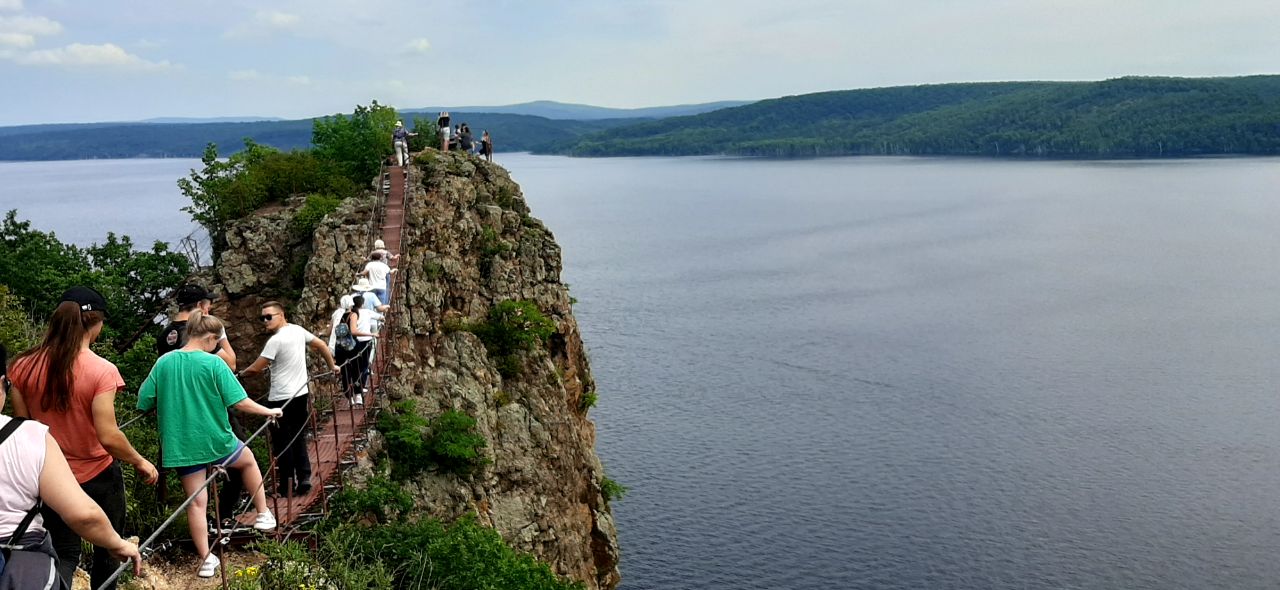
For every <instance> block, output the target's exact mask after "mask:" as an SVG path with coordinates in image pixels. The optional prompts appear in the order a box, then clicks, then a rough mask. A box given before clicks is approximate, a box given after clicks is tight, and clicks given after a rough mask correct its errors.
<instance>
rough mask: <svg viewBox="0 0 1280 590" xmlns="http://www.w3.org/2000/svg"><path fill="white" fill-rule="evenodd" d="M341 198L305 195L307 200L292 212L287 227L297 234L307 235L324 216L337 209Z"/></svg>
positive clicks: (312, 231)
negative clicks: (295, 211) (291, 217)
mask: <svg viewBox="0 0 1280 590" xmlns="http://www.w3.org/2000/svg"><path fill="white" fill-rule="evenodd" d="M341 202H342V201H341V200H340V199H338V198H337V197H335V196H332V195H320V194H315V195H307V202H306V204H304V205H303V206H302V208H301V209H298V212H297V213H294V214H293V220H292V221H290V223H289V229H290V230H291V231H293V233H294V234H295V235H298V236H309V235H311V234H312V233H314V232H315V231H316V228H317V227H319V226H320V222H321V221H324V217H325V216H326V215H328V214H330V213H333V212H334V211H336V210H337V209H338V205H339V204H341Z"/></svg>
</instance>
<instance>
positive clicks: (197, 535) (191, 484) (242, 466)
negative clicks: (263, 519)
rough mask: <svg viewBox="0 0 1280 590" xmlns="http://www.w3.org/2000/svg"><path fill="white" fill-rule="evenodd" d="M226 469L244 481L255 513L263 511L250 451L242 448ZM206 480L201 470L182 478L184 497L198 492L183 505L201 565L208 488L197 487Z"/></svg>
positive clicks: (263, 499)
mask: <svg viewBox="0 0 1280 590" xmlns="http://www.w3.org/2000/svg"><path fill="white" fill-rule="evenodd" d="M227 468H228V469H235V470H238V471H239V472H240V477H241V478H243V479H244V487H245V488H246V489H249V490H251V491H252V492H253V507H254V508H255V509H256V510H257V511H258V513H259V514H261V513H263V512H267V510H268V509H267V493H266V491H265V490H263V489H262V471H261V470H260V469H258V461H257V459H255V458H254V456H253V450H252V449H249V448H247V447H246V448H245V450H244V451H243V452H241V453H240V456H239V457H237V458H236V460H235V461H234V462H232V463H231V464H230V465H228V466H227ZM206 477H208V476H207V475H206V472H205V471H197V472H195V473H191V474H188V475H184V476H182V491H184V492H186V494H187V495H188V496H190V495H191V494H194V493H196V491H197V490H199V492H200V493H199V495H197V496H196V499H195V500H193V501H192V502H191V504H190V505H188V506H187V528H188V529H189V530H190V531H191V542H192V543H194V544H195V547H196V553H197V554H199V555H200V561H201V562H203V561H204V558H205V557H208V556H209V523H208V522H206V520H207V518H208V516H209V493H208V488H205V487H202V486H201V484H203V483H204V480H205V478H206Z"/></svg>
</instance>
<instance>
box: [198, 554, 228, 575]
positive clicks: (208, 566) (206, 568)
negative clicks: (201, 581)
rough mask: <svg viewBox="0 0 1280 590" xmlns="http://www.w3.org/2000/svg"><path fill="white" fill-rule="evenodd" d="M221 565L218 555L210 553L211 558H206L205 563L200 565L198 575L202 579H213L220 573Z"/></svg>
mask: <svg viewBox="0 0 1280 590" xmlns="http://www.w3.org/2000/svg"><path fill="white" fill-rule="evenodd" d="M221 563H222V562H221V561H218V556H217V555H214V554H212V553H210V554H209V557H206V558H204V563H202V564H200V571H197V572H196V575H197V576H200V577H201V578H212V577H213V576H214V575H215V574H217V573H218V565H219V564H221Z"/></svg>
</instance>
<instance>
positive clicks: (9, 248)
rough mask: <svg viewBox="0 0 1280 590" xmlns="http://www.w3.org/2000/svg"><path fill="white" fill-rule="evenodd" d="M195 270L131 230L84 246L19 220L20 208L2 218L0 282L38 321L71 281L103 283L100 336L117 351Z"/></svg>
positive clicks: (91, 284) (182, 258) (99, 285)
mask: <svg viewBox="0 0 1280 590" xmlns="http://www.w3.org/2000/svg"><path fill="white" fill-rule="evenodd" d="M190 272H191V264H190V262H189V261H188V260H187V258H186V257H185V256H182V255H181V254H178V253H176V252H170V251H169V246H168V244H165V243H163V242H156V243H155V244H153V246H152V248H151V250H149V251H147V250H135V249H134V245H133V241H132V240H130V239H129V237H128V236H124V237H117V236H116V235H115V234H107V240H106V241H105V242H103V243H102V244H93V245H91V246H89V247H87V248H80V247H77V246H74V245H72V244H64V243H62V242H61V241H59V240H58V238H57V236H55V235H54V234H53V233H45V232H41V231H39V230H36V229H33V228H32V227H31V223H30V222H28V221H19V220H18V219H17V211H12V210H11V211H9V212H8V213H7V214H6V215H5V218H4V220H3V221H2V222H0V284H3V285H7V286H8V288H9V292H10V294H11V295H13V296H16V297H17V298H18V299H19V300H21V302H22V303H21V307H22V308H24V309H26V310H29V311H30V313H31V317H32V318H33V319H34V320H35V322H36V323H37V324H43V322H44V320H45V318H47V317H48V316H49V315H50V314H51V313H53V310H54V308H55V307H57V305H58V300H59V299H60V298H61V296H62V293H63V292H64V291H66V289H67V288H68V287H71V286H73V285H85V286H89V287H93V288H95V289H97V290H98V291H99V292H101V293H102V295H103V297H104V298H106V300H107V305H108V315H107V318H106V322H105V327H104V328H103V332H102V336H101V337H100V338H99V342H101V343H103V344H104V345H106V346H107V347H109V348H111V349H112V350H115V351H116V352H117V353H123V352H124V351H126V350H128V348H129V344H130V342H129V340H130V339H131V338H132V337H133V335H134V334H136V333H137V332H138V331H139V330H140V329H143V328H145V327H147V326H149V325H150V324H149V323H150V321H151V318H152V317H154V316H155V315H156V314H157V313H158V312H160V311H161V308H162V306H163V303H164V298H165V295H167V294H168V292H169V290H170V289H172V288H174V287H176V286H178V285H179V284H181V283H182V281H183V280H185V279H186V277H187V275H188V274H190ZM133 385H134V386H136V385H137V383H134V384H133Z"/></svg>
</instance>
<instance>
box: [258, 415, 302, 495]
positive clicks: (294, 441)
mask: <svg viewBox="0 0 1280 590" xmlns="http://www.w3.org/2000/svg"><path fill="white" fill-rule="evenodd" d="M309 401H310V396H307V395H300V396H298V397H295V398H293V401H291V402H288V404H289V405H287V406H286V405H285V402H284V401H278V402H273V401H270V400H267V403H266V404H264V405H266V406H267V407H268V408H279V407H284V416H281V417H280V421H279V422H277V423H276V425H275V426H271V427H270V430H271V454H273V455H275V456H276V490H277V491H279V492H280V493H281V494H282V495H283V494H287V493H288V491H289V486H291V485H297V484H299V483H303V482H308V483H309V482H310V481H311V457H310V456H308V455H307V437H306V435H305V434H302V432H304V431H305V430H306V429H307V426H308V421H309V419H310V412H309V410H308V402H309Z"/></svg>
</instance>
